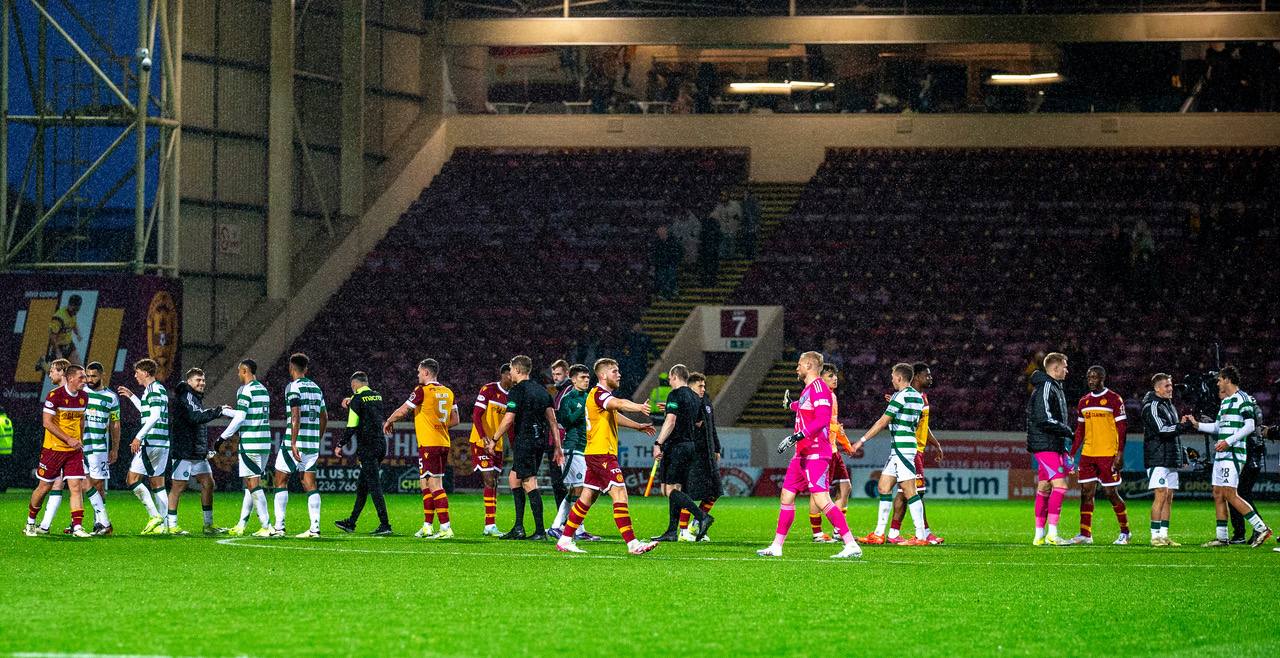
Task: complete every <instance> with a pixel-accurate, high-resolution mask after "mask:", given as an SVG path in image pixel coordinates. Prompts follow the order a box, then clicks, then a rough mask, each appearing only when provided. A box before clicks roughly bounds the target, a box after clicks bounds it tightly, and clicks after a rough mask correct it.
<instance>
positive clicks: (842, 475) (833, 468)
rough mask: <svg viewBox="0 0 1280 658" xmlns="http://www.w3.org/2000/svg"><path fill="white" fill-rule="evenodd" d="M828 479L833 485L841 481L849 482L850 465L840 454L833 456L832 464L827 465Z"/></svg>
mask: <svg viewBox="0 0 1280 658" xmlns="http://www.w3.org/2000/svg"><path fill="white" fill-rule="evenodd" d="M827 481H828V482H830V483H831V484H832V485H833V486H834V485H837V484H840V483H841V482H849V481H850V478H849V467H848V466H846V465H845V463H844V458H843V457H841V456H840V455H832V456H831V465H830V466H828V467H827Z"/></svg>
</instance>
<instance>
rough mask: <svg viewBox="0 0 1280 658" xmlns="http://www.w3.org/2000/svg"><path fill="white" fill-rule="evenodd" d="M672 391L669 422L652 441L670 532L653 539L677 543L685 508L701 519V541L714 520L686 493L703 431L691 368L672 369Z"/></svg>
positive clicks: (699, 399)
mask: <svg viewBox="0 0 1280 658" xmlns="http://www.w3.org/2000/svg"><path fill="white" fill-rule="evenodd" d="M667 374H668V380H669V381H670V382H671V392H670V393H668V394H667V404H666V408H665V411H666V414H667V416H666V419H665V420H664V421H663V422H662V431H660V432H659V433H658V440H657V441H654V442H653V458H654V459H657V460H659V462H658V470H659V471H660V472H661V475H662V493H663V494H664V495H666V497H667V513H668V515H669V516H670V518H669V519H668V521H667V531H666V532H664V533H662V534H661V535H658V536H657V537H654V538H653V540H654V541H678V540H679V539H680V534H679V532H678V530H677V526H678V525H679V524H680V510H681V509H684V510H686V511H688V512H689V514H691V515H693V516H694V518H696V519H698V535H697V538H698V539H699V540H701V539H702V538H703V537H704V536H706V534H707V530H708V529H710V528H711V524H712V523H713V522H714V521H715V519H714V518H713V517H712V516H711V515H710V514H707V513H706V512H704V511H702V510H701V509H700V508H699V507H698V504H697V503H695V502H693V499H692V498H690V497H689V495H688V494H686V493H685V492H684V491H683V490H684V488H685V487H687V486H688V481H689V468H690V466H692V464H693V461H694V459H695V446H694V439H695V438H697V434H698V432H700V431H701V425H702V423H703V417H704V414H703V412H702V398H700V397H698V394H697V393H695V392H693V389H691V388H689V369H688V368H686V367H685V366H684V365H682V364H676V365H674V366H672V367H671V370H670V371H669V372H668V373H667Z"/></svg>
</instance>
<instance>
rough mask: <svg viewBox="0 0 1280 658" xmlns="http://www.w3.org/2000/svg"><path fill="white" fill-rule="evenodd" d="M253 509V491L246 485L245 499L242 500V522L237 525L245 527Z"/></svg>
mask: <svg viewBox="0 0 1280 658" xmlns="http://www.w3.org/2000/svg"><path fill="white" fill-rule="evenodd" d="M252 510H253V492H251V491H249V489H248V488H247V487H246V488H245V490H244V500H242V501H240V523H238V524H237V525H239V526H241V527H243V526H244V525H245V524H246V523H248V522H249V514H250V513H251V512H252Z"/></svg>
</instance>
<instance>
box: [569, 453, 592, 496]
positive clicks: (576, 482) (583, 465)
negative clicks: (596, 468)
mask: <svg viewBox="0 0 1280 658" xmlns="http://www.w3.org/2000/svg"><path fill="white" fill-rule="evenodd" d="M586 479H587V459H586V457H584V456H583V455H582V453H580V452H573V453H570V454H568V455H565V456H564V486H566V487H569V488H573V487H581V486H582V483H583V482H585V481H586Z"/></svg>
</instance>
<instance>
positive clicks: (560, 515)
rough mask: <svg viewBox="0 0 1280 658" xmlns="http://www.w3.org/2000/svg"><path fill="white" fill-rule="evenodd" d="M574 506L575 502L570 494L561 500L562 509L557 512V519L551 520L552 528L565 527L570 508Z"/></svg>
mask: <svg viewBox="0 0 1280 658" xmlns="http://www.w3.org/2000/svg"><path fill="white" fill-rule="evenodd" d="M572 506H573V503H572V502H571V501H570V500H569V496H565V497H564V500H562V501H560V509H559V510H558V511H557V512H556V520H555V521H552V522H551V527H552V528H555V529H557V530H559V529H560V528H563V527H564V522H565V521H567V520H568V519H569V508H570V507H572Z"/></svg>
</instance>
